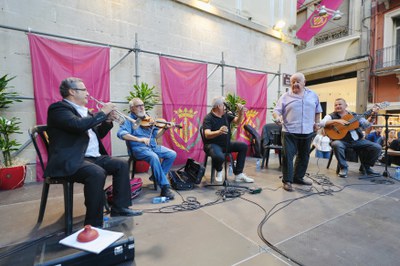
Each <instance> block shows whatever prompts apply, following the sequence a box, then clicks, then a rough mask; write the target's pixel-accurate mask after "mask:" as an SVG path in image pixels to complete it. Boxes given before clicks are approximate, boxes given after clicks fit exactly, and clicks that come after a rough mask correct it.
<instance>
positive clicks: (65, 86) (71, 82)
mask: <svg viewBox="0 0 400 266" xmlns="http://www.w3.org/2000/svg"><path fill="white" fill-rule="evenodd" d="M79 82H83V81H82V80H81V79H80V78H75V77H69V78H66V79H64V80H63V81H61V84H60V94H61V96H62V97H63V98H66V97H68V96H69V90H70V89H73V88H76V87H77V86H76V83H79Z"/></svg>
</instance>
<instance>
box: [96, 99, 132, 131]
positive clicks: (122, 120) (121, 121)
mask: <svg viewBox="0 0 400 266" xmlns="http://www.w3.org/2000/svg"><path fill="white" fill-rule="evenodd" d="M89 97H90V99H92V100H93V101H95V102H96V107H97V109H99V110H100V109H101V107H100V106H104V105H105V103H104V102H102V101H99V100H97V99H96V98H94V97H93V96H91V95H89ZM113 112H115V113H116V114H117V115H118V119H117V122H118V123H119V124H120V125H122V124H124V123H125V121H126V120H128V121H130V122H131V123H132V124H133V125H132V126H136V124H138V123H139V124H140V122H138V121H137V120H135V119H133V118H132V117H130V116H128V115H126V114H124V113H122V112H121V111H119V110H117V109H115V110H113Z"/></svg>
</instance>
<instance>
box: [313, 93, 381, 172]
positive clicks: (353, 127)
mask: <svg viewBox="0 0 400 266" xmlns="http://www.w3.org/2000/svg"><path fill="white" fill-rule="evenodd" d="M346 108H347V103H346V101H345V100H344V99H343V98H338V99H336V100H335V112H333V113H331V114H329V115H326V116H325V117H324V119H322V120H321V123H320V125H321V126H322V127H325V132H326V134H327V135H328V136H329V137H330V138H331V139H332V140H333V141H332V143H331V146H332V149H333V152H334V153H335V156H336V159H337V160H338V163H339V166H340V172H339V176H340V177H347V173H348V164H347V162H346V158H345V150H346V148H353V149H354V150H355V151H356V152H357V154H358V155H359V157H360V161H361V165H362V169H363V172H364V174H367V175H380V174H379V173H377V172H375V171H374V170H372V169H371V167H372V166H373V165H374V163H375V162H376V161H377V160H378V157H379V155H380V153H381V150H382V147H381V146H380V145H379V144H377V143H374V142H371V141H369V140H366V139H364V136H363V133H362V129H366V128H368V127H370V123H369V122H368V121H367V120H366V119H365V117H361V118H355V116H356V114H355V113H352V112H349V111H347V110H346ZM377 109H378V108H377V107H374V108H373V109H372V110H371V111H372V112H376V111H377ZM371 111H369V112H367V113H366V114H367V115H368V114H369V115H370V114H371Z"/></svg>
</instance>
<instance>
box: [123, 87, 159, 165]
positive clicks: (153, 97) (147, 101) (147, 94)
mask: <svg viewBox="0 0 400 266" xmlns="http://www.w3.org/2000/svg"><path fill="white" fill-rule="evenodd" d="M155 88H156V87H155V86H152V87H150V86H149V84H147V83H145V82H142V83H140V85H137V84H135V85H133V91H130V92H129V96H127V97H126V99H127V100H128V101H130V100H132V99H133V98H139V99H140V100H142V101H143V104H144V108H145V110H146V112H147V111H150V110H152V109H153V108H154V106H155V105H156V104H158V102H159V100H160V95H159V94H158V93H157V92H155ZM149 168H150V165H149V164H148V163H147V162H145V161H137V162H136V167H135V172H136V173H144V172H147V171H148V170H149Z"/></svg>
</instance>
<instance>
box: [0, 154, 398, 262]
mask: <svg viewBox="0 0 400 266" xmlns="http://www.w3.org/2000/svg"><path fill="white" fill-rule="evenodd" d="M208 165H209V166H208V168H207V169H206V175H205V177H204V178H203V183H202V184H201V185H200V186H199V187H197V188H195V189H194V190H190V191H179V194H177V195H176V199H175V200H173V201H171V202H168V203H164V204H152V203H151V199H152V198H153V197H154V196H158V192H155V191H154V190H152V183H151V182H150V181H149V180H148V176H149V175H148V174H147V173H144V174H139V175H138V176H141V177H142V178H143V181H144V188H143V190H142V193H141V195H140V196H139V197H138V198H137V199H135V200H134V206H133V207H134V208H136V209H142V210H144V212H145V213H144V214H143V215H142V216H139V217H134V218H126V219H125V220H124V221H123V222H124V223H126V224H127V225H129V226H130V227H131V228H132V235H133V236H134V239H135V261H134V262H132V261H131V262H128V263H124V264H123V265H163V266H169V265H171V266H172V265H173V266H179V265H184V266H187V265H192V266H194V265H216V266H220V265H241V266H242V265H297V264H296V263H295V262H297V263H298V264H301V265H399V261H400V253H399V252H398V249H399V246H398V245H399V243H400V242H399V236H400V225H399V221H400V204H399V200H400V183H399V182H397V181H396V180H393V179H391V178H387V177H380V178H375V182H371V181H372V180H371V179H359V178H360V177H362V175H360V174H359V173H358V167H359V164H357V163H349V165H350V171H349V177H347V178H339V177H337V176H336V173H335V168H336V160H335V159H334V160H333V162H332V165H331V167H330V169H326V165H327V160H325V159H319V160H317V159H316V158H311V160H310V165H309V168H308V173H309V174H310V178H311V179H313V180H314V182H313V186H312V187H307V186H297V185H295V186H294V187H295V191H294V192H286V191H284V190H283V189H282V183H281V179H280V178H279V176H280V175H281V173H280V169H279V164H278V159H277V157H276V155H274V154H271V158H270V164H269V168H267V169H261V171H256V167H255V165H256V159H255V158H248V159H247V161H246V168H245V173H247V174H248V175H249V176H252V177H254V179H255V183H254V184H250V185H249V186H250V187H260V188H262V192H261V193H259V194H249V193H248V192H245V193H244V194H243V195H241V197H238V198H234V199H231V198H227V199H226V200H222V199H221V197H220V196H219V193H218V191H219V190H221V189H222V188H223V187H206V186H205V185H206V183H207V182H209V180H210V163H209V164H208ZM374 169H375V170H378V171H380V172H381V173H382V172H383V171H384V167H383V166H375V167H374ZM388 170H389V172H390V173H391V174H392V175H393V174H394V171H395V169H394V168H389V169H388ZM228 179H229V180H232V184H235V183H234V182H233V176H229V177H228ZM388 181H389V182H388ZM108 182H111V178H108ZM41 190H42V185H41V184H26V185H25V186H24V187H22V188H20V189H17V190H13V191H1V192H0V213H1V215H0V225H1V226H0V236H1V237H0V248H1V253H0V265H6V264H7V265H32V264H33V259H32V258H33V257H34V255H35V252H36V250H37V248H36V246H37V245H38V243H40V242H41V241H44V240H45V238H46V237H48V236H49V235H52V234H54V233H57V232H62V231H63V227H64V220H63V212H64V211H63V194H62V186H61V185H51V186H50V194H49V199H48V203H47V204H48V205H47V208H46V212H45V216H44V220H43V223H42V224H41V225H36V219H37V214H38V209H39V203H40V196H41ZM184 200H189V201H190V203H189V204H185V205H181V204H182V202H183V201H184ZM171 205H174V206H171ZM197 207H201V208H197ZM83 215H84V205H83V191H82V186H81V185H79V184H76V185H75V189H74V224H75V226H74V230H78V229H80V228H81V227H82V222H83ZM34 240H37V241H34ZM269 245H274V248H271V247H270V246H269ZM17 247H18V248H21V247H24V248H26V249H17ZM277 250H280V251H281V252H283V254H285V255H286V256H287V257H284V256H282V255H281V254H280V253H278V252H277ZM22 254H23V255H22ZM289 259H291V260H292V261H290V260H289Z"/></svg>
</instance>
